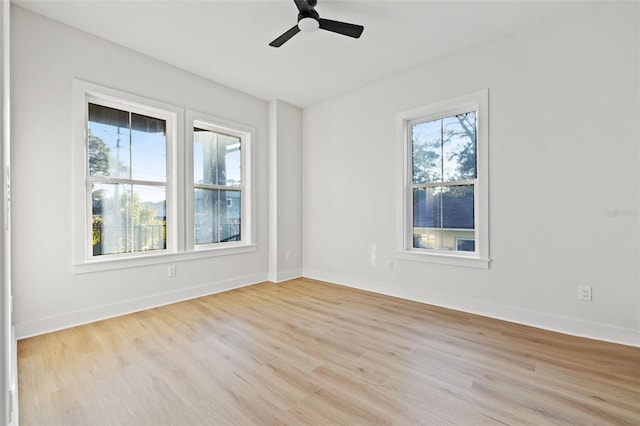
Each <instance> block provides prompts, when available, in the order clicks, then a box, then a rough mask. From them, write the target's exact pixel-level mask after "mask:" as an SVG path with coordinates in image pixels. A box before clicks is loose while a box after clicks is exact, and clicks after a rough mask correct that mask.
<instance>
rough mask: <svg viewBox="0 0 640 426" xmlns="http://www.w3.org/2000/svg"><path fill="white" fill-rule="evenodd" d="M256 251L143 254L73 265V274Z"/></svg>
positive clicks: (244, 248) (248, 248)
mask: <svg viewBox="0 0 640 426" xmlns="http://www.w3.org/2000/svg"><path fill="white" fill-rule="evenodd" d="M256 250H257V246H255V245H242V246H235V247H220V248H207V249H198V250H196V251H190V252H181V253H161V254H145V255H140V256H135V257H128V258H121V259H105V260H91V261H86V262H82V263H76V264H74V265H73V273H74V274H87V273H91V272H101V271H110V270H114V269H126V268H137V267H140V266H149V265H159V264H163V263H173V262H181V261H184V260H194V259H204V258H209V257H218V256H228V255H234V254H242V253H251V252H255V251H256Z"/></svg>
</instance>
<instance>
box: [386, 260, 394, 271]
mask: <svg viewBox="0 0 640 426" xmlns="http://www.w3.org/2000/svg"><path fill="white" fill-rule="evenodd" d="M384 267H385V268H386V269H387V270H388V271H393V260H387V262H386V263H385V265H384Z"/></svg>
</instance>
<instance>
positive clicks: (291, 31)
mask: <svg viewBox="0 0 640 426" xmlns="http://www.w3.org/2000/svg"><path fill="white" fill-rule="evenodd" d="M299 32H300V28H298V26H297V25H296V26H295V27H291V29H289V30H288V31H287V32H285V33H284V34H282V35H281V36H280V37H278V38H277V39H275V40H273V41H272V42H271V43H269V46H273V47H280V46H282V45H283V44H285V43H286V42H287V41H288V40H289V39H290V38H291V37H293V36H294V35H296V34H298V33H299Z"/></svg>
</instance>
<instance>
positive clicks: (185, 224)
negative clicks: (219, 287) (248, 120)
mask: <svg viewBox="0 0 640 426" xmlns="http://www.w3.org/2000/svg"><path fill="white" fill-rule="evenodd" d="M73 96H74V98H73V99H74V101H73V103H74V127H73V128H74V141H75V142H74V147H75V148H74V150H73V165H74V167H73V176H74V178H73V180H74V210H73V212H74V217H73V222H74V267H75V268H74V269H75V271H76V272H92V271H99V270H104V269H116V268H122V267H129V266H141V265H149V264H155V263H163V262H173V261H176V260H185V259H192V258H201V257H207V256H217V255H222V254H231V253H243V252H248V251H255V246H254V245H253V241H255V238H254V236H253V232H252V227H251V223H252V218H253V217H254V212H253V208H252V204H253V203H252V198H251V173H250V171H251V155H250V154H251V143H252V137H253V133H254V131H253V129H252V128H251V127H247V126H244V125H241V124H237V123H233V122H229V121H224V120H220V119H217V118H215V117H210V116H205V115H202V114H198V113H194V112H192V111H188V110H185V109H183V108H181V107H178V106H173V105H169V104H165V103H162V102H158V101H154V100H150V99H146V98H142V97H139V96H134V95H130V94H127V93H124V92H120V91H117V90H113V89H109V88H105V87H101V86H97V85H94V84H91V83H87V82H83V81H80V80H75V81H74V94H73ZM185 123H186V124H185Z"/></svg>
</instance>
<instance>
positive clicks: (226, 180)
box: [218, 135, 241, 186]
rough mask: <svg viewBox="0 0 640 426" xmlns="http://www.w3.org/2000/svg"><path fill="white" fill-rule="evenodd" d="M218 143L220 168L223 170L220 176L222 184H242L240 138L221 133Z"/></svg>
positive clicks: (219, 180)
mask: <svg viewBox="0 0 640 426" xmlns="http://www.w3.org/2000/svg"><path fill="white" fill-rule="evenodd" d="M218 145H219V152H220V160H219V161H218V170H222V173H220V176H219V178H218V182H219V184H220V185H226V186H240V183H241V177H240V176H241V174H240V167H241V164H240V138H238V137H235V136H227V135H219V137H218Z"/></svg>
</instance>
